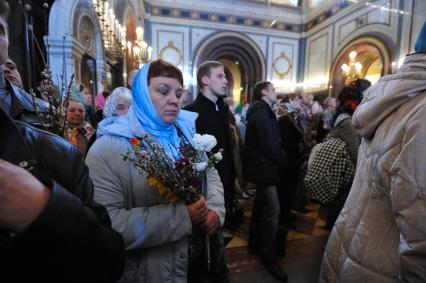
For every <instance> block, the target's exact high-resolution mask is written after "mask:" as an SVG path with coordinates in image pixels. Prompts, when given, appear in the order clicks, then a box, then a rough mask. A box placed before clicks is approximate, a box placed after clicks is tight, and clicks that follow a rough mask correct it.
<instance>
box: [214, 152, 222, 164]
mask: <svg viewBox="0 0 426 283" xmlns="http://www.w3.org/2000/svg"><path fill="white" fill-rule="evenodd" d="M214 158H215V162H216V163H218V162H219V161H221V160H222V153H221V152H220V151H219V152H218V153H215V154H214Z"/></svg>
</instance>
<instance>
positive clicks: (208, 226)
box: [201, 210, 220, 235]
mask: <svg viewBox="0 0 426 283" xmlns="http://www.w3.org/2000/svg"><path fill="white" fill-rule="evenodd" d="M201 228H202V229H203V230H204V232H206V233H207V234H208V235H211V234H214V233H216V231H217V230H218V229H219V228H220V222H219V217H217V214H216V212H214V211H212V210H209V211H208V212H207V217H206V220H205V221H204V222H203V223H201Z"/></svg>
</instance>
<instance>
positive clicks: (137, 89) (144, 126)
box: [86, 60, 225, 282]
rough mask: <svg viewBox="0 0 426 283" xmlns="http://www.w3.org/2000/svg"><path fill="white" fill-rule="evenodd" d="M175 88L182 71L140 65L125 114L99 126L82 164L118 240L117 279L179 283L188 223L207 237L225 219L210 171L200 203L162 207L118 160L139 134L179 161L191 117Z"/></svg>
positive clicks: (137, 175) (159, 199) (184, 264)
mask: <svg viewBox="0 0 426 283" xmlns="http://www.w3.org/2000/svg"><path fill="white" fill-rule="evenodd" d="M182 85H183V77H182V73H181V72H180V71H179V69H177V68H176V67H174V66H173V65H171V64H169V63H167V62H165V61H162V60H157V61H154V62H152V63H150V64H146V65H144V67H143V68H142V69H141V70H139V72H138V74H137V76H136V77H135V80H134V81H133V86H132V96H133V104H132V106H131V107H130V109H129V112H128V113H127V115H124V116H122V117H119V118H118V119H116V120H115V121H112V122H111V123H110V124H103V125H100V127H99V129H98V139H97V140H96V142H95V144H94V145H93V146H92V148H91V149H90V151H89V153H88V156H87V159H86V164H87V165H88V166H89V168H90V177H91V178H92V180H93V183H94V185H95V200H96V201H98V202H99V203H102V204H103V205H104V206H105V207H106V208H107V209H108V212H109V215H110V217H111V220H112V227H113V228H114V229H115V230H116V231H118V232H120V233H121V234H122V236H123V238H124V241H125V245H126V250H127V263H126V267H125V271H124V274H123V277H122V278H121V281H120V282H186V280H187V265H188V237H189V235H190V234H191V231H192V225H194V224H200V225H199V226H200V227H201V228H202V229H203V230H204V231H205V232H206V233H208V234H211V233H214V232H215V231H216V230H217V229H218V228H219V227H220V225H222V224H223V221H224V216H225V215H224V214H225V209H224V200H223V187H222V184H221V182H220V179H219V175H218V174H217V171H216V170H215V169H209V170H208V171H207V174H206V182H205V183H206V184H207V189H208V190H207V191H208V193H207V197H206V198H207V199H206V200H204V197H200V199H199V200H198V201H197V202H195V203H193V204H187V205H186V204H184V203H182V202H177V203H173V204H168V203H167V200H166V198H165V197H164V196H161V195H160V194H159V193H158V191H157V190H156V189H154V188H152V187H150V186H149V185H148V183H147V178H146V176H145V174H141V173H139V172H138V169H137V168H136V167H135V166H134V164H133V163H132V162H129V161H128V160H126V161H125V160H123V156H122V155H123V154H125V153H126V152H128V151H129V150H131V144H130V142H129V141H130V139H131V138H133V137H141V136H142V135H144V134H149V135H150V136H151V137H153V138H154V139H155V141H156V142H157V143H158V144H160V145H161V146H162V147H163V148H164V149H165V151H166V153H167V154H168V155H169V156H170V157H172V158H174V159H178V158H179V151H178V148H179V144H180V141H181V139H182V138H183V139H186V140H191V139H192V137H193V135H194V134H195V119H196V118H197V114H195V113H191V112H187V111H184V110H181V109H180V99H179V98H180V96H181V93H182Z"/></svg>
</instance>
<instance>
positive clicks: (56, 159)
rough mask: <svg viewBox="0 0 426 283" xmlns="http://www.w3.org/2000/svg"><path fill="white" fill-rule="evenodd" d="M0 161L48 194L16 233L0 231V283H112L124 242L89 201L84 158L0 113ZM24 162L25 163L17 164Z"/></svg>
mask: <svg viewBox="0 0 426 283" xmlns="http://www.w3.org/2000/svg"><path fill="white" fill-rule="evenodd" d="M0 137H1V139H0V158H1V159H4V160H7V161H9V162H11V163H13V164H15V165H19V164H21V167H25V168H26V169H29V168H32V169H31V170H29V171H30V172H31V173H32V174H33V175H34V176H35V177H36V178H37V179H39V180H40V181H41V182H43V183H44V184H45V185H46V187H48V188H49V189H50V190H51V195H50V198H49V200H48V202H47V204H46V206H45V207H44V209H43V211H42V212H41V214H40V215H39V216H38V217H37V218H36V219H35V221H34V222H33V223H31V224H30V226H29V227H27V229H26V230H25V231H24V232H22V233H21V234H19V235H17V236H14V237H10V236H9V234H8V233H7V231H0V266H1V272H0V281H1V282H33V281H34V282H35V281H37V282H115V281H117V280H118V279H119V278H120V276H121V273H122V270H123V267H124V242H123V239H122V237H121V235H120V234H119V233H117V232H115V231H114V230H112V229H111V228H110V225H111V221H110V218H109V216H108V214H107V211H106V209H105V208H104V207H103V206H101V205H99V204H97V203H95V202H94V200H93V184H92V182H91V180H90V178H89V175H88V169H87V167H86V166H85V164H84V159H83V156H82V155H81V154H80V153H79V152H78V149H76V148H75V147H74V146H72V145H71V144H69V143H68V142H67V141H66V140H64V139H62V138H60V137H58V136H55V135H53V134H51V133H48V132H45V131H42V130H39V129H36V128H33V127H30V126H28V125H26V124H24V123H21V122H16V121H13V120H12V119H10V117H9V116H7V115H6V114H5V113H4V112H3V111H2V110H1V109H0ZM23 161H25V162H26V164H23V163H22V162H23Z"/></svg>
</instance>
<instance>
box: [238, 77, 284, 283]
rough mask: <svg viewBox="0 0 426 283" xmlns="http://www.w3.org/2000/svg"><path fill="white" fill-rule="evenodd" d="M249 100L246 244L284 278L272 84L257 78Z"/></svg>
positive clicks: (278, 154) (280, 158) (281, 161)
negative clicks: (250, 193) (250, 190)
mask: <svg viewBox="0 0 426 283" xmlns="http://www.w3.org/2000/svg"><path fill="white" fill-rule="evenodd" d="M253 101H254V103H252V104H251V106H250V108H249V110H248V111H247V132H246V137H245V156H244V177H245V178H246V179H247V180H248V181H250V182H253V183H255V184H256V198H255V200H254V205H253V213H252V217H251V223H250V235H249V237H250V238H249V248H250V250H251V251H252V252H254V253H258V254H259V256H260V259H261V263H262V265H263V266H265V268H266V269H267V270H268V271H269V272H270V273H271V274H272V275H273V276H275V277H276V278H277V279H279V280H282V281H287V274H286V272H285V271H284V269H283V268H282V267H281V266H280V264H279V263H278V255H277V237H276V236H277V227H278V218H279V215H280V204H279V201H278V192H277V185H278V183H279V178H278V167H279V166H283V165H284V164H285V163H286V157H285V155H284V152H283V151H282V149H281V138H280V130H279V128H278V124H277V119H276V117H275V114H274V112H272V105H273V104H274V103H275V102H276V101H277V93H276V92H275V89H274V86H273V85H272V84H271V83H270V82H267V81H262V82H258V83H257V84H256V85H255V86H254V89H253Z"/></svg>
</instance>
